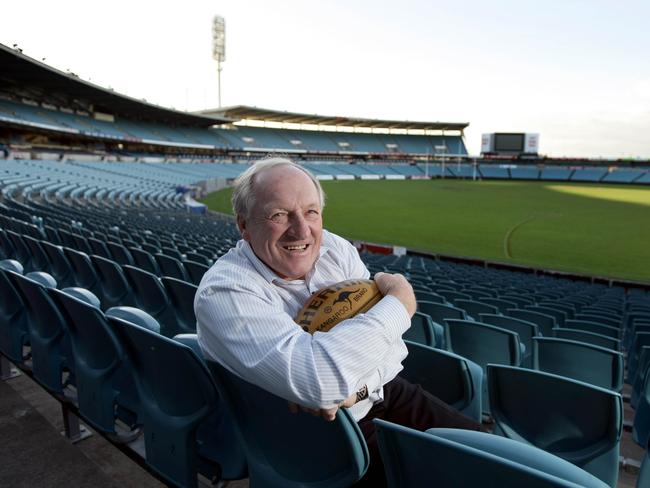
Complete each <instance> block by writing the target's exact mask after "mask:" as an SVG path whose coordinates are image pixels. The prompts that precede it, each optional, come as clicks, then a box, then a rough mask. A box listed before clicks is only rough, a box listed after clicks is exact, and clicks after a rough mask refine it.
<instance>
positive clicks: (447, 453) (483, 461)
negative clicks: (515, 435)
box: [374, 419, 607, 488]
mask: <svg viewBox="0 0 650 488" xmlns="http://www.w3.org/2000/svg"><path fill="white" fill-rule="evenodd" d="M374 423H375V426H376V428H377V439H378V442H379V450H380V452H381V457H382V460H383V462H384V467H385V471H386V478H387V481H388V486H389V487H390V488H402V487H406V486H422V487H425V486H435V487H438V488H459V487H460V488H465V487H466V488H469V487H480V486H498V487H499V488H520V487H524V486H525V487H526V488H533V487H535V488H545V487H563V488H569V487H571V488H577V487H589V488H605V487H607V485H606V484H605V483H603V482H602V481H600V480H599V479H597V478H595V477H594V476H592V475H590V474H589V473H586V472H585V471H584V470H582V469H580V468H578V467H576V466H574V465H573V464H571V463H568V462H566V461H564V460H563V459H560V458H558V457H557V456H553V455H552V454H549V453H547V452H544V451H542V450H541V449H538V448H535V447H533V446H530V445H525V444H522V443H520V442H516V441H513V440H510V439H505V438H502V437H498V436H494V435H491V434H487V433H485V432H475V431H471V430H462V429H442V428H437V429H436V428H434V429H429V430H427V431H426V432H420V431H417V430H414V429H409V428H408V427H403V426H401V425H397V424H393V423H390V422H386V421H385V420H380V419H376V420H374ZM432 460H435V462H432Z"/></svg>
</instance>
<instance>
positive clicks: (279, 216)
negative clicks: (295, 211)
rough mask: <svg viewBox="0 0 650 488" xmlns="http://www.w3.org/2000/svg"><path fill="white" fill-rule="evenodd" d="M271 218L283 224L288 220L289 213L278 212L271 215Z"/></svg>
mask: <svg viewBox="0 0 650 488" xmlns="http://www.w3.org/2000/svg"><path fill="white" fill-rule="evenodd" d="M269 220H271V221H272V222H275V223H276V224H282V223H284V222H286V221H287V214H286V213H285V212H277V213H274V214H273V215H271V216H270V217H269Z"/></svg>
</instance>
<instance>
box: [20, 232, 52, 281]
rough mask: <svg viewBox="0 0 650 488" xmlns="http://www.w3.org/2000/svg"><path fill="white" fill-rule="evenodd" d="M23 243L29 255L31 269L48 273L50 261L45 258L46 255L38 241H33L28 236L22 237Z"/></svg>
mask: <svg viewBox="0 0 650 488" xmlns="http://www.w3.org/2000/svg"><path fill="white" fill-rule="evenodd" d="M22 238H23V242H24V243H25V245H26V246H27V248H28V249H29V252H30V254H31V256H30V257H31V263H32V268H33V269H34V270H36V271H45V272H49V271H50V261H49V259H48V257H47V254H45V251H44V250H43V247H42V246H41V243H40V241H39V240H38V239H35V238H33V237H30V236H26V235H24V236H22Z"/></svg>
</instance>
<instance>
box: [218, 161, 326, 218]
mask: <svg viewBox="0 0 650 488" xmlns="http://www.w3.org/2000/svg"><path fill="white" fill-rule="evenodd" d="M277 166H291V167H294V168H297V169H299V170H300V171H302V172H303V173H305V174H306V175H307V176H309V179H311V181H312V183H314V186H315V187H316V191H317V192H318V199H319V202H320V207H321V209H323V208H324V207H325V192H324V191H323V187H322V186H321V184H320V181H318V179H316V177H315V176H314V175H313V174H312V173H311V172H310V171H309V170H308V169H306V168H304V167H303V166H301V165H299V164H298V163H296V162H294V161H292V160H291V159H288V158H281V157H267V158H263V159H260V160H259V161H257V162H255V163H254V164H252V165H251V166H250V167H249V168H248V169H247V170H246V171H244V172H243V173H242V174H241V175H239V177H238V178H237V179H236V180H235V184H234V186H233V192H232V197H231V202H232V209H233V211H234V212H235V215H241V216H243V217H244V218H248V216H249V215H248V212H249V211H250V209H251V208H252V206H253V203H254V199H255V188H254V183H255V175H257V174H259V173H261V172H263V171H267V170H270V169H272V168H275V167H277Z"/></svg>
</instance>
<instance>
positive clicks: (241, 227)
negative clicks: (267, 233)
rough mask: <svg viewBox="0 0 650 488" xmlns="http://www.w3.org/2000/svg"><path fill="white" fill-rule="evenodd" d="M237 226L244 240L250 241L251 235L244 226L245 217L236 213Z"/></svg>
mask: <svg viewBox="0 0 650 488" xmlns="http://www.w3.org/2000/svg"><path fill="white" fill-rule="evenodd" d="M237 228H238V229H239V233H240V234H241V236H242V238H243V239H244V240H245V241H250V239H251V236H250V233H249V232H248V229H247V227H246V219H245V218H244V217H243V216H242V215H239V214H237Z"/></svg>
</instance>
